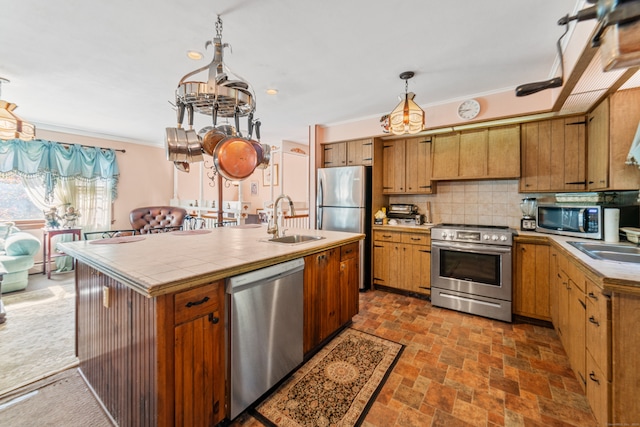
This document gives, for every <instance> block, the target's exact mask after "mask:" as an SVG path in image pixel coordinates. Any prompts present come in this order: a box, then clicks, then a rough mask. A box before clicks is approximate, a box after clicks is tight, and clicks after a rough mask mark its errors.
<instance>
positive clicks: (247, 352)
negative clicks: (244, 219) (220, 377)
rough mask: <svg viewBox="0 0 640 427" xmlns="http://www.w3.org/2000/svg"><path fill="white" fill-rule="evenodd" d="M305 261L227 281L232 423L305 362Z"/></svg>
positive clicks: (290, 262)
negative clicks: (303, 328)
mask: <svg viewBox="0 0 640 427" xmlns="http://www.w3.org/2000/svg"><path fill="white" fill-rule="evenodd" d="M303 281H304V260H303V259H302V258H299V259H296V260H293V261H288V262H284V263H282V264H277V265H274V266H271V267H267V268H263V269H261V270H256V271H252V272H250V273H246V274H242V275H240V276H235V277H232V278H229V279H227V283H226V292H227V312H228V313H229V315H228V320H227V321H228V323H227V328H228V334H227V352H228V357H227V360H228V362H227V363H228V365H227V369H228V375H229V377H228V384H229V386H230V390H229V393H228V394H229V404H230V419H234V418H235V417H237V416H238V415H239V414H240V413H241V412H242V411H244V410H245V409H246V408H247V407H249V405H251V404H252V403H253V402H255V401H256V400H257V399H258V398H259V397H260V396H262V395H263V394H264V393H265V392H266V391H268V390H269V389H270V388H271V387H273V386H274V385H275V384H276V383H277V382H278V381H280V380H281V379H282V378H284V377H285V376H286V375H287V374H289V373H290V372H291V371H293V370H294V369H295V368H296V367H297V366H299V365H300V364H301V363H302V361H303V340H302V339H303V338H302V337H303V330H302V327H303V319H304V315H303Z"/></svg>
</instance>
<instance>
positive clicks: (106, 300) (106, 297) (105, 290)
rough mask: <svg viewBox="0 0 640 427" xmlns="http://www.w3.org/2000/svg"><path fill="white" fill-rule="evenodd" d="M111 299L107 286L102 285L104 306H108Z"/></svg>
mask: <svg viewBox="0 0 640 427" xmlns="http://www.w3.org/2000/svg"><path fill="white" fill-rule="evenodd" d="M110 303H111V300H110V299H109V288H108V287H107V286H103V287H102V305H103V306H105V308H109V305H110Z"/></svg>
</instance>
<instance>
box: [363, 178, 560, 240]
mask: <svg viewBox="0 0 640 427" xmlns="http://www.w3.org/2000/svg"><path fill="white" fill-rule="evenodd" d="M437 185H438V188H437V192H436V194H433V195H428V196H427V195H423V196H417V195H407V196H391V197H389V203H413V204H415V205H417V206H418V211H419V212H420V213H421V214H424V213H425V212H426V209H427V202H430V203H431V219H432V222H433V223H435V224H437V223H442V222H449V223H455V224H483V225H502V226H505V225H506V226H509V227H512V228H520V219H521V218H522V211H521V210H520V202H521V201H522V199H523V198H525V197H536V198H538V201H539V202H540V201H545V199H546V200H549V201H553V199H554V195H553V194H524V193H519V192H518V180H495V181H441V182H438V184H437ZM378 208H379V207H376V206H374V210H377V209H378Z"/></svg>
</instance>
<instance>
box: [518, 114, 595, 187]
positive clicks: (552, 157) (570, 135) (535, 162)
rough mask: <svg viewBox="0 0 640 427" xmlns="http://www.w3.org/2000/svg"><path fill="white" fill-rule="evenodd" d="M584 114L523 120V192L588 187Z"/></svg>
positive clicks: (521, 181)
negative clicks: (534, 120) (530, 120)
mask: <svg viewBox="0 0 640 427" xmlns="http://www.w3.org/2000/svg"><path fill="white" fill-rule="evenodd" d="M585 125H586V121H585V117H584V116H573V117H567V118H560V119H552V120H543V121H539V122H532V123H523V124H522V125H521V141H522V144H521V145H522V157H521V162H522V165H521V176H520V192H523V193H526V192H555V191H581V190H584V189H586V126H585Z"/></svg>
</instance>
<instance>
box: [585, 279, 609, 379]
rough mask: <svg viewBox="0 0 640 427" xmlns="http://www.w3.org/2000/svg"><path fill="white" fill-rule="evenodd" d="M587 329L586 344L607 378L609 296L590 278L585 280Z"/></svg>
mask: <svg viewBox="0 0 640 427" xmlns="http://www.w3.org/2000/svg"><path fill="white" fill-rule="evenodd" d="M586 283H587V298H586V299H587V331H586V346H587V349H588V350H589V353H591V356H593V360H594V362H595V363H596V364H597V365H598V367H599V368H600V369H601V370H602V372H603V373H604V374H605V376H604V378H605V380H609V379H610V378H611V376H610V370H609V353H610V347H611V345H610V342H609V337H610V332H609V328H610V325H611V323H610V319H609V318H608V313H609V311H608V309H607V308H608V307H607V306H608V304H609V298H608V297H607V296H606V295H604V294H603V293H602V290H601V289H600V288H599V287H598V286H597V285H596V284H594V283H593V282H591V281H590V280H587V282H586Z"/></svg>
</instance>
